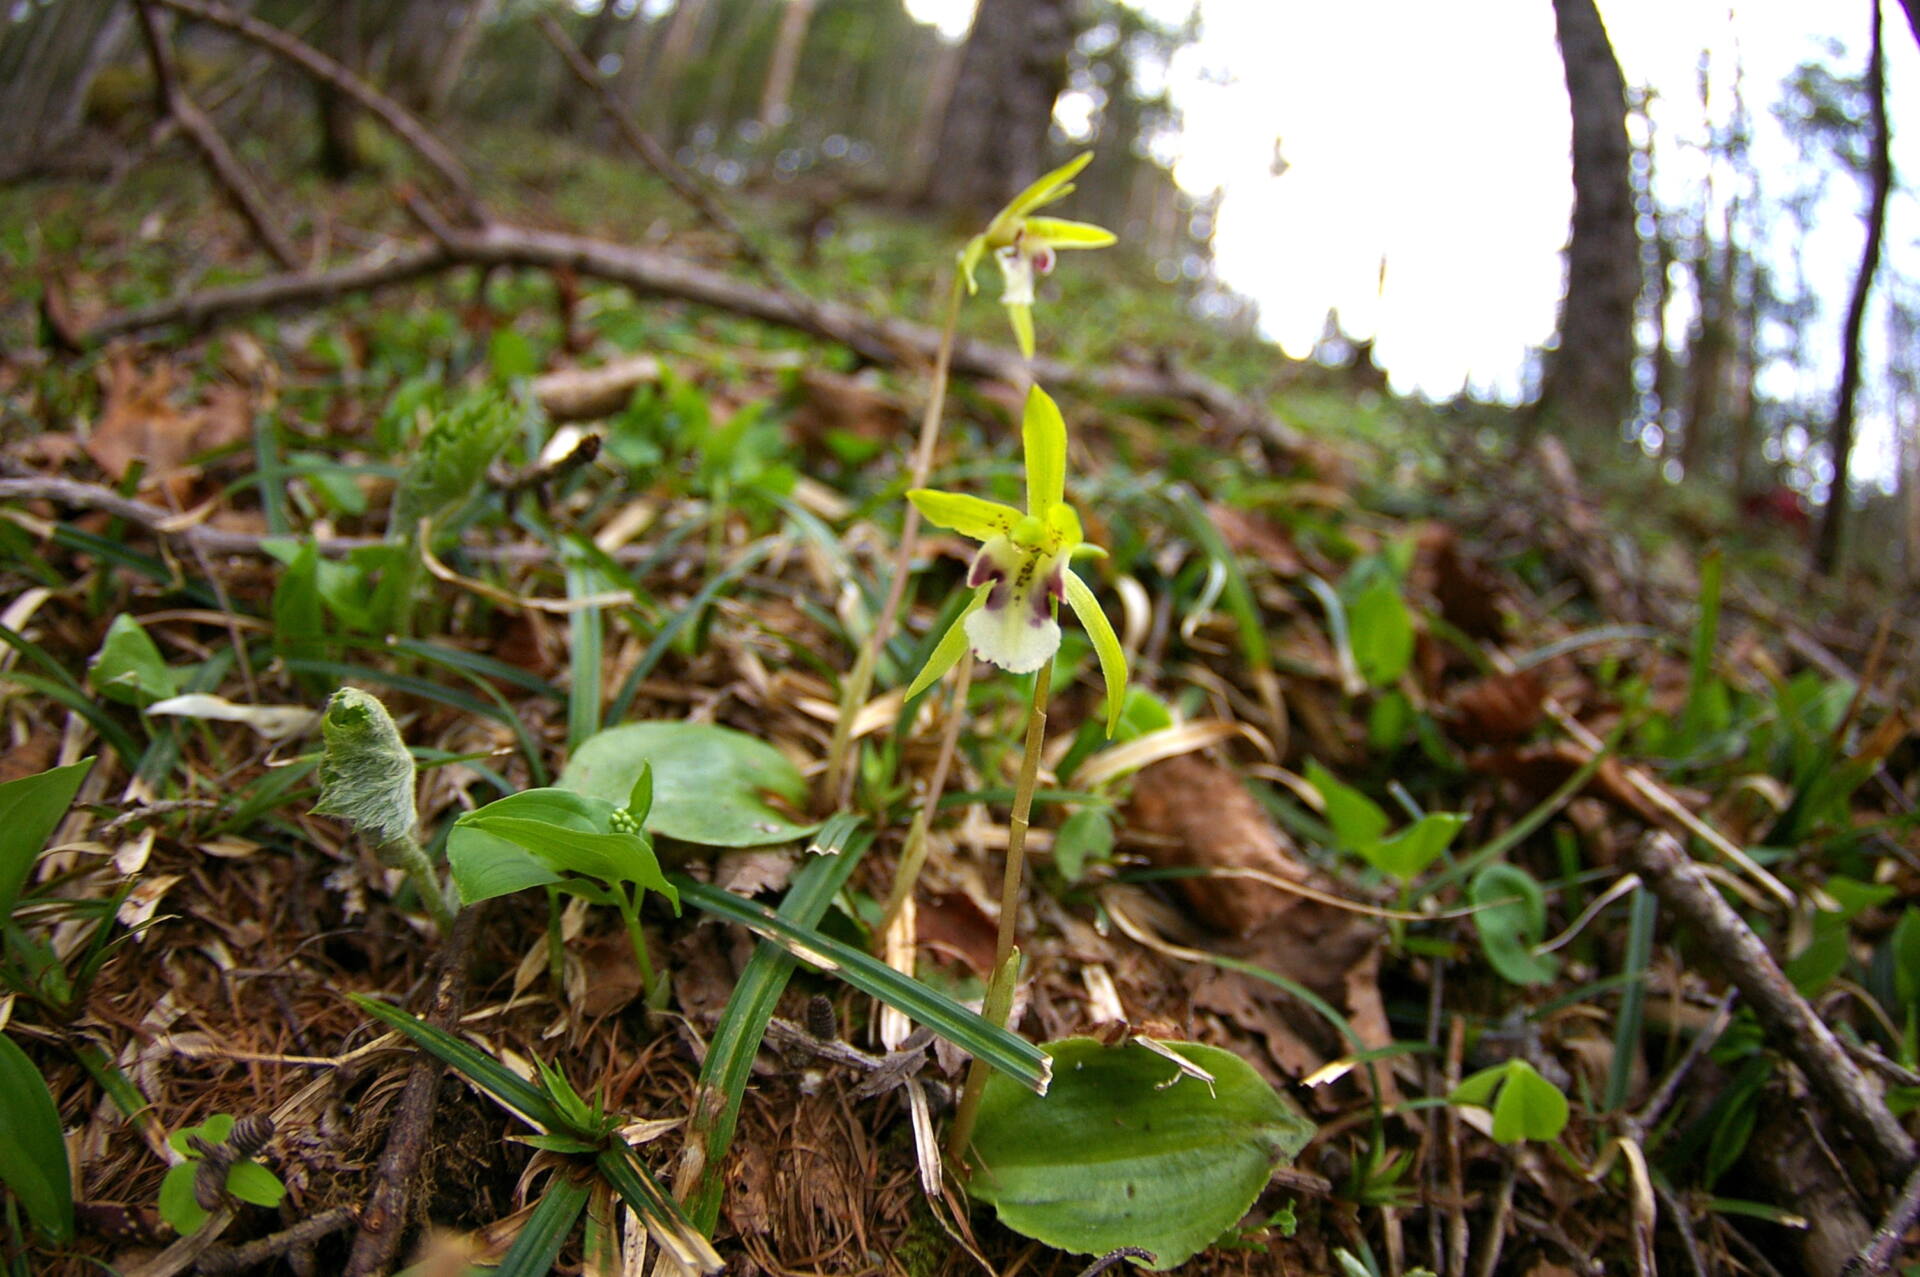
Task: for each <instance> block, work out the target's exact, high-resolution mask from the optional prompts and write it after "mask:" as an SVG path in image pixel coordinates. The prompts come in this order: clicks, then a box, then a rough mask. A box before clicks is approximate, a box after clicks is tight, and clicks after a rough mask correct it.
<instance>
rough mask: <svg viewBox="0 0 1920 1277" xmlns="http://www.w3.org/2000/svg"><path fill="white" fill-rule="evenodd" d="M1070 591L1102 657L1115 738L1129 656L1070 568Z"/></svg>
mask: <svg viewBox="0 0 1920 1277" xmlns="http://www.w3.org/2000/svg"><path fill="white" fill-rule="evenodd" d="M1061 579H1062V581H1063V582H1064V583H1065V585H1066V589H1067V606H1069V607H1071V608H1072V609H1073V614H1074V615H1075V616H1077V617H1079V618H1080V624H1081V625H1083V626H1085V627H1086V631H1087V637H1088V638H1090V639H1092V640H1093V650H1094V653H1095V655H1097V656H1098V657H1099V658H1100V675H1101V677H1102V678H1103V679H1105V680H1106V684H1107V735H1108V736H1112V735H1113V733H1114V732H1115V730H1117V729H1118V728H1119V726H1120V711H1121V710H1122V709H1124V708H1125V707H1126V703H1127V653H1126V651H1125V649H1123V648H1122V647H1121V646H1120V636H1119V635H1117V634H1115V633H1114V632H1113V626H1112V625H1111V624H1109V623H1108V621H1107V614H1106V613H1105V612H1103V611H1101V610H1100V600H1099V599H1096V598H1095V597H1094V596H1093V591H1092V589H1090V588H1089V587H1088V585H1087V583H1086V582H1085V581H1082V580H1081V579H1080V578H1079V576H1078V575H1076V574H1075V573H1074V572H1073V571H1072V570H1071V569H1069V570H1067V571H1065V572H1063V573H1062V574H1061Z"/></svg>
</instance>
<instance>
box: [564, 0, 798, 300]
mask: <svg viewBox="0 0 1920 1277" xmlns="http://www.w3.org/2000/svg"><path fill="white" fill-rule="evenodd" d="M536 20H537V21H538V22H539V24H540V30H541V31H542V32H543V33H544V34H545V35H546V37H547V42H548V43H549V44H551V45H552V46H553V47H554V48H555V49H557V50H559V53H560V57H561V59H562V60H564V61H565V62H566V64H567V67H568V69H570V70H571V71H572V72H573V74H574V78H575V79H577V80H579V81H580V83H581V84H583V85H585V86H586V87H587V91H588V92H590V93H592V94H593V96H594V97H595V98H596V99H597V100H598V101H599V103H600V111H601V113H602V114H604V115H605V116H606V117H607V119H608V120H610V121H611V122H612V123H613V127H614V131H615V132H617V133H618V134H620V137H621V139H622V140H623V141H625V142H626V144H627V145H628V146H629V147H630V148H632V150H633V152H634V154H636V155H638V156H639V157H640V158H641V160H642V161H644V162H645V164H646V166H647V167H648V168H650V169H652V170H653V171H654V172H655V173H656V174H658V175H659V177H660V179H661V180H662V181H664V182H665V183H666V184H667V185H668V186H671V187H672V188H673V190H674V193H675V194H676V195H678V196H679V197H680V198H681V199H683V200H685V201H686V202H687V203H688V204H689V205H691V206H692V208H693V211H694V212H696V213H698V214H699V215H700V216H701V217H702V218H703V219H705V221H706V222H707V224H708V225H710V226H712V227H713V228H714V229H715V230H717V231H719V232H720V233H721V234H723V235H725V236H726V237H727V238H729V239H731V240H732V241H733V243H734V247H735V248H737V249H738V250H739V251H740V255H741V256H742V257H744V258H746V259H747V260H748V261H749V262H751V263H752V264H753V268H754V269H755V270H757V271H759V272H760V274H761V275H762V276H763V277H764V278H765V279H766V281H767V282H768V283H769V284H771V285H773V287H774V289H775V290H776V291H778V292H782V293H786V294H787V295H788V296H790V297H791V298H793V299H794V300H796V301H799V302H800V303H802V304H803V305H811V304H812V303H811V302H810V301H809V300H808V299H807V297H806V296H805V294H803V293H802V292H801V291H800V289H799V287H798V286H797V285H796V284H795V283H794V282H793V279H792V277H790V276H789V275H788V274H787V273H786V272H785V271H783V270H781V269H780V267H779V265H778V264H777V263H776V262H775V261H774V260H773V259H772V258H771V257H768V256H767V254H766V252H765V251H764V250H763V249H761V247H760V245H759V244H758V243H756V242H755V241H754V239H753V237H752V236H751V235H748V234H747V232H746V230H745V229H744V228H743V227H742V226H741V225H740V223H738V222H736V221H734V220H733V215H732V214H731V213H729V212H727V210H726V208H725V207H723V206H722V205H721V203H720V201H719V200H717V199H715V198H714V197H713V194H712V193H711V192H710V191H708V190H707V189H706V188H705V187H704V186H702V185H701V184H700V181H699V179H698V178H695V177H694V176H693V175H691V174H690V173H688V172H687V171H686V170H685V169H683V168H681V167H680V166H679V165H678V164H676V163H674V160H673V157H672V156H671V155H669V154H667V150H666V148H665V147H663V146H661V145H660V143H658V142H656V141H654V139H653V135H652V134H651V133H648V132H647V131H646V130H645V129H643V128H641V127H640V122H639V121H638V120H636V119H634V118H633V113H632V112H631V111H629V110H627V108H626V107H625V105H623V104H622V103H621V101H620V99H619V98H617V97H615V96H614V95H613V91H612V90H611V89H610V88H608V87H607V82H606V81H605V80H604V79H602V78H601V77H600V75H599V73H598V72H596V71H595V70H594V69H593V66H592V64H590V63H589V62H588V61H587V59H586V56H585V55H584V54H582V53H581V52H580V47H579V46H578V45H576V44H575V43H574V42H573V40H572V38H571V37H569V36H568V35H567V32H566V28H564V27H562V26H561V25H560V23H559V22H558V21H557V20H556V19H555V18H554V16H553V15H552V14H550V13H542V14H541V15H540V16H539V18H538V19H536Z"/></svg>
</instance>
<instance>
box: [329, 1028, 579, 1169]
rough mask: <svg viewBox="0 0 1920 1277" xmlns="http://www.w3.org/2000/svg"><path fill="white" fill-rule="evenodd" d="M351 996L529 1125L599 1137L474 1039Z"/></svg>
mask: <svg viewBox="0 0 1920 1277" xmlns="http://www.w3.org/2000/svg"><path fill="white" fill-rule="evenodd" d="M347 1001H349V1002H351V1003H353V1005H355V1006H357V1007H359V1008H360V1009H361V1010H362V1011H364V1012H366V1013H367V1014H368V1015H370V1016H372V1017H373V1018H374V1019H376V1020H378V1021H380V1022H381V1023H382V1024H384V1025H386V1026H387V1027H388V1028H390V1029H393V1030H395V1031H397V1032H399V1033H400V1034H402V1035H403V1036H405V1037H408V1038H411V1039H412V1040H413V1043H414V1045H416V1046H418V1047H419V1048H420V1049H421V1050H423V1051H425V1052H427V1054H429V1055H431V1056H433V1057H434V1058H435V1059H437V1060H439V1061H440V1062H441V1063H443V1064H446V1065H449V1066H450V1067H452V1068H453V1069H454V1070H455V1071H457V1072H458V1073H460V1075H461V1076H463V1077H465V1078H466V1079H467V1080H468V1081H469V1082H471V1083H473V1084H474V1085H475V1086H477V1087H479V1088H480V1089H481V1090H482V1091H485V1092H486V1093H487V1094H488V1095H489V1096H491V1097H492V1098H493V1100H494V1102H495V1103H497V1104H499V1105H501V1106H502V1107H503V1108H506V1109H507V1110H509V1111H511V1112H513V1113H516V1114H518V1115H519V1116H520V1117H522V1118H523V1119H525V1120H526V1122H527V1124H528V1125H530V1126H535V1127H540V1128H542V1129H543V1130H545V1131H547V1132H548V1133H549V1134H553V1133H559V1134H572V1135H575V1136H578V1137H580V1138H583V1139H593V1138H597V1137H598V1135H599V1132H598V1131H568V1129H567V1123H566V1119H565V1118H564V1117H562V1116H561V1114H560V1110H559V1109H557V1108H555V1107H554V1104H553V1101H552V1100H550V1099H548V1098H547V1095H546V1092H544V1091H542V1090H541V1089H540V1088H539V1087H537V1086H535V1085H534V1084H533V1083H531V1082H529V1081H527V1080H526V1079H525V1078H523V1077H521V1076H520V1075H519V1074H518V1073H515V1072H514V1071H513V1070H512V1069H510V1068H508V1067H507V1066H506V1065H504V1064H502V1063H500V1061H498V1060H496V1059H494V1058H493V1057H492V1056H490V1055H488V1054H487V1053H486V1052H484V1051H482V1050H480V1049H479V1048H478V1047H476V1046H474V1045H473V1044H471V1043H469V1042H466V1041H464V1040H462V1039H460V1038H456V1037H454V1036H453V1034H451V1033H448V1032H447V1031H446V1030H445V1029H438V1028H435V1027H434V1026H433V1025H431V1024H428V1023H427V1022H426V1021H425V1020H422V1019H420V1018H419V1017H418V1016H414V1015H410V1014H408V1013H407V1012H405V1011H402V1010H401V1009H400V1008H399V1007H396V1006H391V1005H389V1004H387V1003H385V1002H381V1001H379V1000H378V999H375V998H369V997H367V996H366V995H365V994H360V993H349V994H348V995H347Z"/></svg>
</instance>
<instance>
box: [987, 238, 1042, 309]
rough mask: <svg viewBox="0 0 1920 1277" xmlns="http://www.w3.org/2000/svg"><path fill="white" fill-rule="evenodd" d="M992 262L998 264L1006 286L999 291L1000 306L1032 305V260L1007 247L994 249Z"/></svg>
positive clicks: (1015, 249)
mask: <svg viewBox="0 0 1920 1277" xmlns="http://www.w3.org/2000/svg"><path fill="white" fill-rule="evenodd" d="M993 260H994V261H996V262H998V263H999V264H1000V274H1001V275H1002V276H1004V277H1005V278H1006V281H1007V286H1006V287H1005V288H1003V289H1002V290H1000V302H1001V304H1002V305H1005V306H1031V305H1033V258H1031V257H1029V256H1028V255H1027V254H1025V253H1023V252H1021V251H1020V250H1019V249H1018V248H1017V247H1015V246H1013V245H1008V246H1007V247H1006V248H1001V249H995V250H994V254H993Z"/></svg>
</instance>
